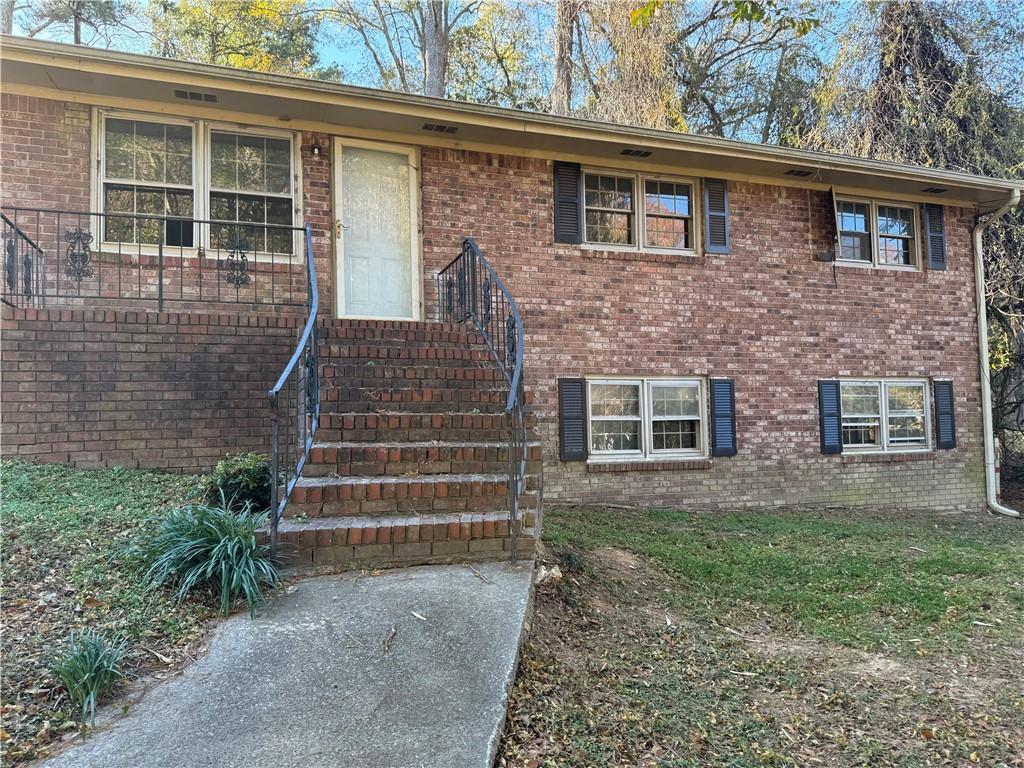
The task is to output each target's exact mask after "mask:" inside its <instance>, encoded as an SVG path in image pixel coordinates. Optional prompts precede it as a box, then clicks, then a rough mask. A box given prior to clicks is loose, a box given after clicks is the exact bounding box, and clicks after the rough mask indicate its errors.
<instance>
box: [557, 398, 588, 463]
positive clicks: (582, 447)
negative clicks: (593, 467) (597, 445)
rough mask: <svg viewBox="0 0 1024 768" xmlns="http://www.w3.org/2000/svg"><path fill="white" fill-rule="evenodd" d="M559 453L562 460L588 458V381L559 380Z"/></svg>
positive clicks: (583, 459) (582, 459)
mask: <svg viewBox="0 0 1024 768" xmlns="http://www.w3.org/2000/svg"><path fill="white" fill-rule="evenodd" d="M558 438H559V439H558V455H559V458H561V459H562V461H586V459H587V382H586V380H585V379H559V380H558Z"/></svg>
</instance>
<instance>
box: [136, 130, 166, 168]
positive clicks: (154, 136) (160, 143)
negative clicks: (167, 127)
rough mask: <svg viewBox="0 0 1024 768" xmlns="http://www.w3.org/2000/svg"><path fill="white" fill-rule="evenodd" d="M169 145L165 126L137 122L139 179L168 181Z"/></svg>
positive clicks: (137, 166)
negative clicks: (166, 164)
mask: <svg viewBox="0 0 1024 768" xmlns="http://www.w3.org/2000/svg"><path fill="white" fill-rule="evenodd" d="M166 158H167V146H166V142H165V140H164V126H162V125H159V124H157V123H143V122H136V123H135V178H136V180H138V181H166V176H165V167H164V166H165V161H166Z"/></svg>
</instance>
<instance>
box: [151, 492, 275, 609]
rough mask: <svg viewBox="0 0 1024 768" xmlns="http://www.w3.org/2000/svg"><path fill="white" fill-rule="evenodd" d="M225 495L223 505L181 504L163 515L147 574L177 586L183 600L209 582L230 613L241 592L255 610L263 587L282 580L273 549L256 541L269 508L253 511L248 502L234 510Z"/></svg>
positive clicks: (155, 583)
mask: <svg viewBox="0 0 1024 768" xmlns="http://www.w3.org/2000/svg"><path fill="white" fill-rule="evenodd" d="M224 499H225V496H223V495H222V496H221V506H219V507H214V506H209V505H207V504H190V505H188V506H186V507H181V508H179V509H176V510H174V511H173V512H171V514H170V515H169V516H168V517H167V518H166V519H165V520H163V522H162V523H161V524H160V527H159V529H158V531H157V533H156V535H155V536H154V537H153V540H152V541H151V542H150V544H149V547H148V550H149V557H150V558H151V560H152V565H151V566H150V568H149V573H148V578H149V580H150V582H151V583H152V584H154V585H159V584H167V583H173V584H175V585H177V597H178V600H179V601H180V600H183V599H184V598H185V597H186V596H187V595H188V593H189V592H191V591H192V590H193V589H196V588H198V587H209V588H211V589H213V590H214V591H216V592H218V593H219V596H220V610H221V613H223V614H224V615H225V616H226V615H227V614H228V612H229V611H230V610H231V605H232V603H234V601H235V600H236V599H237V598H238V597H239V595H241V596H243V597H245V601H246V603H247V604H248V606H249V614H250V615H255V613H256V607H257V606H258V605H259V604H260V603H262V602H263V600H264V597H263V587H265V586H269V587H273V586H275V585H276V584H277V583H278V573H277V566H276V565H275V564H274V562H273V560H272V559H271V557H270V548H269V547H267V546H265V545H262V544H257V543H256V531H257V530H258V529H259V528H260V527H262V526H263V525H266V522H267V513H266V512H261V513H253V512H251V506H250V505H248V504H246V505H244V506H243V507H242V508H241V509H239V510H232V509H230V508H228V505H227V503H226V502H225V500H224Z"/></svg>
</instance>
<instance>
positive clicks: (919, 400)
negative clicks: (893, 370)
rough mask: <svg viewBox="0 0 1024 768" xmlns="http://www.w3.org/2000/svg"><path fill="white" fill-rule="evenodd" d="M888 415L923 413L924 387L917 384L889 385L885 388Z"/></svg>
mask: <svg viewBox="0 0 1024 768" xmlns="http://www.w3.org/2000/svg"><path fill="white" fill-rule="evenodd" d="M886 391H887V394H888V399H889V413H890V414H896V413H898V414H900V415H904V414H922V413H924V387H923V386H921V385H919V384H889V385H888V386H887V387H886Z"/></svg>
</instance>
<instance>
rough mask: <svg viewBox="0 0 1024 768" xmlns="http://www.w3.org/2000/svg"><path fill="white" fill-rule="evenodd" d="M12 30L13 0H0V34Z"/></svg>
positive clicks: (8, 32) (7, 33)
mask: <svg viewBox="0 0 1024 768" xmlns="http://www.w3.org/2000/svg"><path fill="white" fill-rule="evenodd" d="M13 31H14V0H0V34H4V35H9V34H11V32H13Z"/></svg>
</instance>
